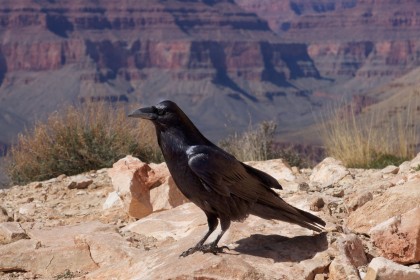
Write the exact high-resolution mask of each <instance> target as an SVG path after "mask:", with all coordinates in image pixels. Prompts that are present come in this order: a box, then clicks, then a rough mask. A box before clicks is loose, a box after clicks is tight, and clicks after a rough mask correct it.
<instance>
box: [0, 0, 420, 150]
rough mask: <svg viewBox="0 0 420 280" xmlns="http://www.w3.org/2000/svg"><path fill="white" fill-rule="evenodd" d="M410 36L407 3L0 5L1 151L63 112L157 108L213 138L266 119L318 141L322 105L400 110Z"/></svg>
mask: <svg viewBox="0 0 420 280" xmlns="http://www.w3.org/2000/svg"><path fill="white" fill-rule="evenodd" d="M418 30H420V2H418V1H414V0H401V1H391V0H376V1H371V0H360V1H357V0H340V1H336V0H323V1H315V0H300V1H299V0H297V1H277V0H235V1H233V0H166V1H164V0H137V1H133V0H121V1H105V0H95V1H85V0H60V1H56V0H36V1H35V0H3V1H2V4H1V7H0V145H3V146H5V145H7V144H10V142H11V141H12V140H13V139H14V138H15V137H16V135H17V133H18V132H21V131H22V130H23V128H24V127H25V126H30V125H31V124H32V123H33V122H34V120H36V119H43V118H45V117H46V116H47V115H48V114H49V113H50V112H52V111H54V110H57V109H59V108H60V107H61V106H63V105H64V104H75V103H78V102H86V101H109V102H112V103H120V104H127V105H129V104H132V103H141V104H154V103H156V102H158V101H161V100H163V99H172V100H174V101H176V102H177V103H179V104H180V106H181V107H182V108H183V109H185V111H186V112H187V114H189V115H190V116H191V118H192V119H193V120H194V121H195V122H196V123H197V125H198V126H199V127H200V129H202V130H203V131H204V132H205V134H206V135H208V136H209V137H210V138H211V139H213V140H217V139H220V138H222V137H225V136H226V135H227V134H229V133H233V132H236V131H240V130H243V129H246V128H247V127H248V126H249V125H250V124H256V123H258V122H260V121H263V120H274V121H276V122H277V124H278V128H279V129H278V133H279V135H278V137H279V139H281V141H295V142H299V141H300V142H308V143H316V142H317V137H318V136H317V135H314V133H312V132H311V131H313V129H312V130H311V127H313V126H314V124H315V122H316V118H314V115H317V114H322V112H323V111H325V110H326V108H327V107H328V106H329V105H328V104H330V105H331V104H332V103H335V102H339V101H342V100H350V101H352V102H353V103H354V104H355V106H357V107H359V111H362V108H363V107H366V106H376V107H378V108H382V110H389V111H393V110H396V108H397V109H398V108H400V107H401V108H403V106H405V105H404V104H406V103H407V102H409V99H408V98H407V96H409V95H410V94H411V93H412V92H415V91H416V89H417V88H419V87H418V86H419V84H420V82H418V75H417V74H420V68H419V65H420V33H419V32H418ZM404 102H405V103H404ZM419 111H420V110H419Z"/></svg>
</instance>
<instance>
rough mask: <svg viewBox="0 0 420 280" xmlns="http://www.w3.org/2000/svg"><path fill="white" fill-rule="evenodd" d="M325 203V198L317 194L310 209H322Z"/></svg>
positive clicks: (311, 202)
mask: <svg viewBox="0 0 420 280" xmlns="http://www.w3.org/2000/svg"><path fill="white" fill-rule="evenodd" d="M324 205H325V202H324V200H323V199H322V197H320V196H316V197H314V198H312V199H311V201H310V204H309V209H311V210H312V211H320V210H321V209H322V208H323V207H324Z"/></svg>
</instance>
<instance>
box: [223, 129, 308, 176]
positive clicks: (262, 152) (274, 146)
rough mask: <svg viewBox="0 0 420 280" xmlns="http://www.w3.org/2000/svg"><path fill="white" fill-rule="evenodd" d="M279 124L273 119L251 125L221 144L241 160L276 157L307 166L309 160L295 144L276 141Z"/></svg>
mask: <svg viewBox="0 0 420 280" xmlns="http://www.w3.org/2000/svg"><path fill="white" fill-rule="evenodd" d="M276 129H277V125H276V123H275V122H273V121H265V122H262V123H260V124H259V125H258V126H257V127H256V128H254V127H252V126H250V127H249V129H248V130H247V131H245V132H243V133H242V134H239V133H235V134H233V135H231V136H228V137H227V138H226V139H224V140H221V141H220V142H219V146H220V147H221V148H222V149H224V150H225V151H227V152H228V153H230V154H232V155H233V156H235V157H236V158H237V159H238V160H240V161H262V160H269V159H275V158H281V159H283V160H285V161H286V162H287V163H288V164H289V165H290V166H297V167H301V168H302V167H307V166H308V162H309V161H307V160H304V158H303V157H302V154H301V153H300V152H299V151H298V149H297V146H295V145H285V144H283V145H280V144H279V143H275V142H274V136H275V133H276Z"/></svg>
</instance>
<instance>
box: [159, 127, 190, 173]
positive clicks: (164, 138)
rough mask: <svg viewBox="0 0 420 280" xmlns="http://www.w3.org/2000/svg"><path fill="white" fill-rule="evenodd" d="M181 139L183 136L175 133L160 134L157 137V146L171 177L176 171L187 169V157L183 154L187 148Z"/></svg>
mask: <svg viewBox="0 0 420 280" xmlns="http://www.w3.org/2000/svg"><path fill="white" fill-rule="evenodd" d="M183 138H184V137H183V135H179V134H177V133H167V132H162V133H160V135H159V139H158V141H159V145H160V148H161V150H162V154H163V157H164V158H165V161H166V164H167V165H168V168H169V170H170V171H171V173H172V175H174V172H175V171H176V170H177V171H181V170H180V169H182V168H187V167H188V157H187V154H186V152H185V151H186V150H187V148H188V146H187V143H186V141H185V139H183Z"/></svg>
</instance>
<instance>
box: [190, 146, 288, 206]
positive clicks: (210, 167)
mask: <svg viewBox="0 0 420 280" xmlns="http://www.w3.org/2000/svg"><path fill="white" fill-rule="evenodd" d="M187 155H188V165H189V167H190V168H191V170H192V171H193V172H194V173H195V174H196V175H197V176H198V177H199V178H200V180H201V181H202V182H203V184H204V185H205V187H206V188H210V189H211V190H213V191H215V192H216V193H218V194H220V195H224V196H230V195H231V194H234V195H236V196H237V197H240V198H242V199H245V200H247V201H256V200H258V198H260V197H261V196H264V194H267V192H270V193H272V194H274V195H275V196H277V194H276V193H275V192H274V191H272V190H271V188H273V187H274V188H279V186H280V185H279V184H278V183H277V181H276V180H275V179H274V178H273V177H271V176H270V175H268V174H266V173H264V172H262V171H259V170H258V172H257V171H255V169H253V168H252V169H250V170H249V169H248V168H247V167H248V166H247V165H244V164H243V163H241V162H240V161H238V160H236V158H235V157H233V156H231V155H229V154H228V153H226V152H224V151H222V150H220V149H219V148H217V147H212V146H205V145H200V146H193V147H191V148H189V149H188V150H187ZM249 171H253V172H249ZM260 177H262V178H260ZM280 188H281V187H280Z"/></svg>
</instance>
